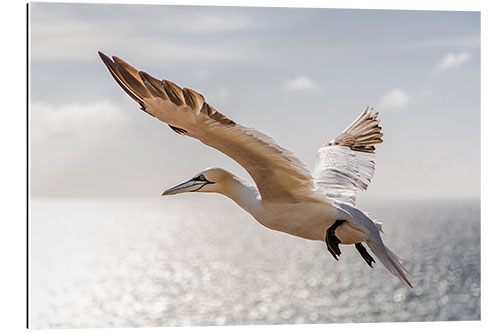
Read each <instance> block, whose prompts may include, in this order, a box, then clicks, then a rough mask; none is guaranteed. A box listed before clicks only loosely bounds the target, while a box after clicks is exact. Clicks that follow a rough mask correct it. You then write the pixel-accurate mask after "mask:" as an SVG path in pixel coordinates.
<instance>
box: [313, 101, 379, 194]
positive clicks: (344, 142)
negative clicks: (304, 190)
mask: <svg viewBox="0 0 500 333" xmlns="http://www.w3.org/2000/svg"><path fill="white" fill-rule="evenodd" d="M372 111H373V109H370V110H369V109H368V108H366V109H365V110H364V111H363V112H362V113H361V114H360V115H359V117H358V118H356V120H354V121H353V122H352V124H350V125H349V126H348V127H347V128H346V129H345V130H344V131H342V133H340V134H339V135H338V136H337V137H336V138H335V139H333V140H331V141H329V142H327V143H326V144H325V145H324V146H323V147H321V148H320V149H319V150H318V153H317V154H316V163H315V166H314V169H313V172H312V175H313V177H314V182H315V183H316V185H317V186H318V188H320V189H321V190H322V191H323V192H324V194H325V195H326V196H327V197H329V198H330V199H332V200H338V201H343V202H347V203H350V204H354V203H355V201H356V191H357V190H358V189H360V190H366V189H367V188H368V184H370V181H371V179H372V177H373V174H374V173H375V145H376V144H380V143H382V136H383V134H382V132H381V127H380V126H379V123H380V120H379V119H377V118H378V113H375V114H372Z"/></svg>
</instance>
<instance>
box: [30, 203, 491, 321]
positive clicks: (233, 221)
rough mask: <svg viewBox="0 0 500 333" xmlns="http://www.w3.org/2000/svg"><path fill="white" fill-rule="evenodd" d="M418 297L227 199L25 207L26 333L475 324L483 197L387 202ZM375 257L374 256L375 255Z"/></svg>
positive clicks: (379, 209) (398, 249) (352, 257)
mask: <svg viewBox="0 0 500 333" xmlns="http://www.w3.org/2000/svg"><path fill="white" fill-rule="evenodd" d="M361 208H362V209H363V210H365V211H367V212H369V214H370V216H372V217H374V218H376V219H377V220H378V221H380V222H382V223H383V224H384V225H383V229H384V232H385V234H384V235H383V239H384V242H385V243H386V245H387V246H388V247H389V248H390V249H391V250H393V252H395V253H396V254H397V255H398V256H399V257H401V258H402V259H403V263H404V265H405V267H406V268H407V269H408V271H409V272H410V275H409V279H410V281H411V282H412V284H413V286H414V288H413V289H410V288H409V287H407V286H406V285H405V284H403V283H402V282H401V281H399V280H398V279H397V278H396V277H394V276H392V275H391V274H390V273H389V272H388V271H387V270H386V269H385V267H383V266H382V265H381V264H378V263H377V264H375V267H374V268H370V267H369V266H368V265H367V264H366V263H365V262H364V260H363V259H362V258H361V257H360V256H359V254H358V253H357V251H356V249H355V248H354V246H352V245H350V246H341V250H342V255H341V256H340V261H338V262H337V261H335V260H334V259H333V257H332V256H331V255H330V253H329V252H328V251H327V249H326V245H325V243H323V242H318V241H310V240H304V239H300V238H297V237H294V236H290V235H287V234H284V233H280V232H276V231H272V230H269V229H267V228H265V227H263V226H261V225H260V224H259V223H257V222H256V221H255V220H254V219H253V218H252V217H251V216H250V215H248V214H247V213H246V212H244V211H243V210H241V209H240V208H239V207H238V206H236V205H235V204H234V203H233V202H232V201H230V200H229V199H227V198H224V197H222V196H219V195H214V194H212V195H206V194H184V195H179V196H175V197H168V198H167V197H164V198H161V197H159V198H117V199H41V198H34V199H32V200H31V201H30V219H29V244H30V249H29V326H30V328H111V327H159V326H214V325H260V324H266V325H271V324H309V323H310V324H314V323H323V324H333V323H373V322H418V321H457V320H467V321H470V320H480V318H481V307H480V304H481V302H480V301H481V284H480V281H481V255H480V201H479V200H439V201H401V200H399V201H384V200H381V201H380V202H376V203H375V202H370V203H365V204H363V206H362V207H361ZM375 260H377V259H376V258H375Z"/></svg>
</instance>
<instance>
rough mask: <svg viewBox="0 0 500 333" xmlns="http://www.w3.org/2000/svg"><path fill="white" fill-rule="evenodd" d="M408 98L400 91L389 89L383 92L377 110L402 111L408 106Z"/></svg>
mask: <svg viewBox="0 0 500 333" xmlns="http://www.w3.org/2000/svg"><path fill="white" fill-rule="evenodd" d="M409 101H410V96H409V95H408V94H407V93H406V92H404V91H403V90H401V89H391V90H389V91H387V92H385V93H384V94H383V95H382V97H380V100H379V103H378V105H379V108H380V109H384V110H396V109H403V108H405V107H406V106H408V103H409Z"/></svg>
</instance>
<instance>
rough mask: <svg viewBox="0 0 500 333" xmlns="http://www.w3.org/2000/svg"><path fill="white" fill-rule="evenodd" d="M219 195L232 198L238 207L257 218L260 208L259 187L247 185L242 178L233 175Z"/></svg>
mask: <svg viewBox="0 0 500 333" xmlns="http://www.w3.org/2000/svg"><path fill="white" fill-rule="evenodd" d="M219 193H220V194H223V195H225V196H227V197H229V198H231V199H232V200H233V201H234V202H236V203H237V204H238V206H240V207H241V208H243V209H244V210H246V211H247V212H248V213H250V215H252V216H254V217H256V215H255V214H257V212H258V209H259V208H260V195H259V191H258V190H257V187H255V186H253V185H251V184H248V183H245V182H244V181H243V180H241V179H240V178H238V177H236V176H234V175H232V177H231V178H229V179H228V180H227V181H226V184H225V186H224V187H223V188H222V189H221V190H220V192H219Z"/></svg>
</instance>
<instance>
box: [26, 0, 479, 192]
mask: <svg viewBox="0 0 500 333" xmlns="http://www.w3.org/2000/svg"><path fill="white" fill-rule="evenodd" d="M30 23H31V44H30V46H31V50H30V52H31V53H30V56H31V57H30V70H31V75H30V80H31V82H30V88H31V89H30V92H31V96H30V100H31V105H30V162H31V163H30V177H31V178H30V181H31V195H32V196H33V197H122V196H127V197H129V196H144V197H148V196H159V195H160V194H161V193H162V192H163V190H165V189H166V188H168V187H171V186H173V185H176V184H178V183H180V182H182V181H185V180H187V179H188V178H190V177H192V176H193V175H194V174H195V173H197V172H198V171H200V170H203V169H205V168H207V167H209V166H219V167H223V168H226V169H228V170H230V171H232V172H233V173H235V174H237V175H239V176H240V177H242V178H244V179H247V180H251V179H250V177H249V176H248V174H247V173H246V172H245V170H244V169H243V168H241V167H240V166H239V165H238V164H237V163H236V162H234V161H232V160H231V159H230V158H229V157H227V156H225V155H223V154H222V153H220V152H218V151H216V150H214V149H212V148H209V147H206V146H204V145H203V144H201V143H200V142H198V141H196V140H194V139H192V138H188V137H183V136H180V135H177V134H176V133H174V132H173V131H171V130H170V129H169V128H168V126H167V125H166V124H164V123H162V122H160V121H158V120H156V119H154V118H152V117H149V116H148V115H146V114H145V113H144V112H142V111H140V110H139V107H138V105H137V104H136V103H135V102H134V101H133V100H131V99H130V98H129V97H128V96H127V95H126V94H125V93H124V92H123V91H122V90H121V88H120V87H119V86H118V85H117V84H116V83H115V82H114V80H113V79H112V78H111V76H110V75H109V73H108V71H107V70H106V68H105V67H104V65H103V64H102V62H101V60H100V59H99V57H98V56H97V51H98V50H100V51H102V52H104V53H106V54H108V55H117V56H119V57H121V58H122V59H124V60H126V61H127V62H129V63H130V64H132V65H134V66H135V67H137V68H139V69H141V70H144V71H146V72H148V73H150V74H151V75H153V76H155V77H157V78H164V79H168V80H171V81H173V82H176V83H177V84H179V85H180V86H187V87H189V88H192V89H194V90H196V91H198V92H200V93H202V94H203V95H204V96H205V98H206V100H207V102H208V103H209V104H211V105H212V106H214V107H215V108H216V109H217V110H218V111H220V112H221V113H223V114H224V115H226V116H228V117H229V118H230V119H232V120H234V121H236V122H238V123H240V124H242V125H245V126H251V127H254V128H256V129H258V130H259V131H261V132H263V133H265V134H267V135H269V136H271V137H273V138H274V139H276V141H277V142H278V143H279V144H281V145H282V146H283V147H285V148H287V149H289V150H290V151H292V152H294V153H295V154H296V155H297V156H298V157H299V158H300V159H301V160H302V161H303V162H304V163H305V165H306V166H307V167H308V168H310V169H312V167H313V165H314V158H315V154H316V151H317V149H318V148H319V147H320V146H321V145H322V144H323V143H325V142H326V141H328V140H330V139H332V138H334V137H335V136H336V135H337V134H339V133H340V132H341V131H342V130H343V129H344V128H345V127H346V126H347V125H349V124H350V122H352V120H354V119H355V118H356V117H357V116H358V115H359V113H360V112H361V111H363V109H364V108H365V107H366V106H368V105H369V106H372V107H374V108H375V110H377V111H379V112H380V119H381V126H382V130H383V132H384V134H385V135H384V143H383V144H382V145H379V146H378V147H377V168H376V173H375V176H374V178H373V180H372V183H371V184H370V186H369V188H368V191H367V192H361V193H358V200H359V199H361V200H370V199H379V198H393V199H394V198H398V199H400V198H403V199H423V198H430V199H457V198H459V199H462V198H467V199H470V198H479V196H480V14H479V13H478V12H447V11H434V12H432V11H388V10H348V9H342V10H340V9H306V8H301V9H298V8H255V7H199V6H189V7H183V6H167V5H161V6H159V5H103V4H50V3H32V4H31V8H30Z"/></svg>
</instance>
